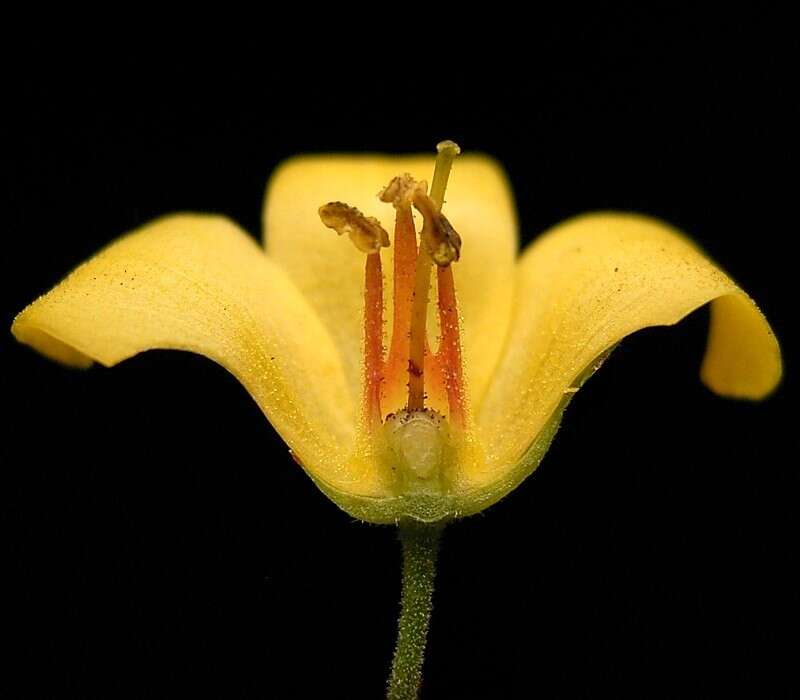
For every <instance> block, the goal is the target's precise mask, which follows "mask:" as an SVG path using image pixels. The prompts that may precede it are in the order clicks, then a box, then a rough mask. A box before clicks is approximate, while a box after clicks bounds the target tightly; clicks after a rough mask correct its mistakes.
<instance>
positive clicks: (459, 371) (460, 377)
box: [436, 266, 467, 428]
mask: <svg viewBox="0 0 800 700" xmlns="http://www.w3.org/2000/svg"><path fill="white" fill-rule="evenodd" d="M438 283H439V287H438V289H439V326H440V327H441V333H442V338H441V341H440V342H439V350H438V352H437V353H436V359H437V364H438V365H439V367H441V371H442V374H443V375H444V385H445V390H446V391H447V404H448V408H449V412H450V421H451V422H452V423H453V424H454V425H457V426H460V427H462V428H463V427H466V420H467V408H466V397H465V395H464V394H465V392H464V370H463V365H462V360H461V329H460V327H459V323H460V320H459V317H458V305H457V303H456V286H455V282H454V281H453V268H452V267H450V266H448V267H440V268H439V274H438Z"/></svg>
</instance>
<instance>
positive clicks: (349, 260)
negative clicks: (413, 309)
mask: <svg viewBox="0 0 800 700" xmlns="http://www.w3.org/2000/svg"><path fill="white" fill-rule="evenodd" d="M433 163H434V158H433V157H432V156H408V157H390V156H376V155H371V156H355V155H354V156H335V155H331V156H301V157H298V158H293V159H291V160H289V161H287V162H286V163H284V164H283V165H282V166H281V167H280V168H279V169H278V170H277V171H276V173H275V174H274V175H273V176H272V179H271V180H270V183H269V186H268V188H267V196H266V200H265V204H264V235H265V245H266V249H267V252H268V254H269V256H270V257H271V258H273V259H274V260H276V261H277V262H278V263H279V264H280V265H282V266H283V268H284V269H285V270H286V271H287V272H288V273H289V276H290V277H291V278H292V280H293V281H294V282H295V284H296V285H297V286H298V287H299V288H300V290H301V291H302V292H303V294H305V296H306V297H307V299H308V300H309V301H310V302H311V305H312V306H313V307H314V309H315V310H316V311H317V313H318V314H319V316H320V317H321V318H322V321H323V323H324V324H325V325H326V326H327V328H328V330H329V331H330V333H331V335H332V336H333V339H334V342H335V343H336V345H337V347H338V348H339V350H340V352H341V354H342V355H343V357H344V360H343V362H344V368H345V374H346V375H347V378H348V381H349V383H350V386H351V387H352V390H353V395H354V396H356V395H357V394H358V391H359V387H360V386H361V361H362V360H361V349H362V335H363V334H362V323H363V322H362V304H363V292H362V289H363V284H364V258H363V255H362V254H360V253H358V251H356V250H355V249H354V248H353V246H352V245H350V244H349V243H348V242H347V241H343V240H341V239H339V238H337V236H335V235H333V234H332V233H331V232H330V231H328V230H326V229H325V227H324V226H323V225H322V224H321V223H320V221H319V217H318V215H317V209H318V207H319V206H320V205H321V204H324V203H326V202H330V201H343V202H347V203H348V204H350V205H352V206H355V207H358V208H359V209H360V210H361V211H362V212H364V213H365V214H366V215H367V216H374V217H376V218H377V219H378V220H379V221H380V222H381V223H382V225H383V227H384V228H385V229H386V230H387V231H393V230H394V209H393V208H392V207H391V206H389V205H387V204H384V203H382V202H380V201H379V200H378V198H377V193H378V192H379V191H380V189H381V188H382V187H384V186H385V185H387V184H388V182H389V180H391V178H392V177H394V176H395V175H398V174H402V173H405V172H408V173H411V175H413V176H414V177H415V178H417V179H421V180H428V181H429V180H430V177H431V176H432V174H433ZM444 210H445V212H446V214H447V218H448V219H449V221H450V222H451V223H452V224H453V226H454V227H455V229H456V230H457V231H458V233H459V234H460V235H461V238H462V239H463V245H464V248H463V251H462V257H461V261H460V262H458V263H456V264H455V265H454V275H455V279H456V290H457V293H458V300H459V309H460V311H461V315H462V316H463V320H464V333H463V336H462V339H463V345H464V353H465V364H466V371H467V381H468V387H469V390H470V394H471V396H472V397H473V398H475V397H478V396H480V395H482V394H483V391H484V390H485V387H486V385H487V384H488V381H489V378H490V376H491V372H492V369H493V368H494V366H495V364H496V362H497V358H498V357H499V354H500V351H501V349H502V345H503V340H504V338H505V332H506V328H507V325H508V320H509V318H510V314H511V299H512V280H513V269H514V256H515V254H516V249H517V233H516V231H517V229H516V216H515V212H514V205H513V199H512V197H511V190H510V188H509V186H508V183H507V180H506V178H505V175H504V173H503V171H502V169H501V168H500V167H499V166H498V165H497V164H496V163H495V161H493V160H492V159H490V158H488V157H485V156H476V155H467V156H463V157H461V158H459V159H458V160H457V161H456V163H455V165H454V166H453V171H452V174H451V176H450V184H449V185H448V188H447V200H446V204H445V206H444ZM392 252H393V247H391V248H389V249H388V250H387V251H384V256H385V257H384V265H383V269H384V272H385V275H386V289H387V290H391V288H392V287H391V285H392V278H393V275H392V264H391V255H392ZM385 298H386V299H387V302H388V303H387V318H391V316H390V315H389V314H391V310H392V305H391V294H390V293H387V294H385ZM386 329H387V332H389V331H390V330H391V323H387V324H386ZM388 341H389V338H387V339H386V342H387V345H388Z"/></svg>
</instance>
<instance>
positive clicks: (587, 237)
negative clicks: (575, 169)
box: [465, 213, 781, 500]
mask: <svg viewBox="0 0 800 700" xmlns="http://www.w3.org/2000/svg"><path fill="white" fill-rule="evenodd" d="M710 301H711V302H713V303H712V313H711V317H712V321H711V327H710V333H709V340H708V346H707V350H706V355H705V359H704V360H703V365H702V370H701V376H702V379H703V381H704V382H705V383H706V384H707V385H708V386H709V387H710V388H711V389H713V390H714V391H715V392H717V393H719V394H722V395H724V396H730V397H736V398H744V399H759V398H763V397H764V396H765V395H767V394H768V393H769V392H771V391H772V390H773V389H774V388H775V387H776V385H777V384H778V382H779V381H780V377H781V357H780V349H779V347H778V343H777V341H776V339H775V336H774V335H773V333H772V331H771V329H770V327H769V325H768V323H767V321H766V319H765V318H764V316H763V315H762V314H761V312H760V311H759V310H758V308H757V307H756V305H755V304H754V303H753V301H752V300H751V299H750V298H749V297H748V296H747V295H746V294H745V293H744V292H743V291H742V290H741V289H739V288H738V287H737V286H736V284H735V283H734V282H733V281H731V279H730V278H729V277H728V276H727V275H726V274H725V273H723V272H722V271H721V270H720V269H719V268H718V267H717V266H716V265H715V264H714V263H713V262H711V261H710V260H709V259H708V258H707V257H706V256H705V255H704V254H703V253H702V251H700V250H699V249H698V248H697V247H696V246H695V245H694V244H693V243H692V242H691V241H690V240H689V239H687V238H686V237H684V236H683V235H682V234H680V233H679V232H678V231H676V230H675V229H673V228H671V227H669V226H667V225H666V224H664V223H661V222H659V221H656V220H654V219H650V218H646V217H643V216H637V215H632V214H618V213H598V214H590V215H585V216H581V217H578V218H575V219H571V220H569V221H566V222H565V223H563V224H560V225H558V226H556V227H555V228H553V229H552V230H550V231H549V232H548V233H546V234H544V235H543V236H542V237H541V238H539V239H538V240H537V241H535V242H534V243H533V244H532V245H531V246H530V247H529V248H528V249H527V250H526V251H525V253H524V255H523V256H522V258H521V259H520V261H519V264H518V269H517V275H516V290H515V298H514V311H513V316H512V325H511V332H510V334H509V338H508V344H507V345H506V347H505V349H504V352H503V356H502V359H501V361H500V364H499V366H498V370H497V373H496V375H495V377H494V379H493V382H492V384H491V386H490V388H489V391H488V392H487V394H486V396H485V398H484V401H483V402H482V404H481V405H480V407H479V413H478V428H479V431H480V436H481V440H482V442H483V445H484V448H485V449H486V455H487V463H486V465H485V467H484V468H482V469H481V471H480V473H477V472H476V473H473V474H470V475H468V479H467V482H468V483H465V488H477V489H485V488H488V486H487V485H488V484H495V485H499V484H501V483H502V484H503V486H502V489H501V490H502V491H503V492H506V491H508V490H510V489H511V488H513V487H514V486H515V485H516V484H517V483H518V482H519V481H520V480H521V479H523V478H524V477H525V476H527V475H528V474H529V473H530V471H532V470H533V469H534V468H535V467H536V466H537V464H538V460H539V459H540V458H541V455H543V454H544V450H545V449H546V446H547V443H549V439H550V438H551V437H552V434H553V433H554V432H555V429H556V428H557V425H558V420H559V418H560V414H561V412H562V411H563V408H564V407H565V406H566V403H567V402H568V400H569V398H570V397H571V396H572V395H573V394H574V392H575V391H576V389H577V388H578V387H579V386H580V384H581V383H582V381H584V380H585V379H586V378H587V377H588V376H589V375H590V374H591V373H592V372H593V371H594V370H595V369H596V368H597V367H598V366H599V364H600V361H601V358H602V356H603V354H604V353H606V352H608V351H610V350H611V348H613V347H614V345H615V344H616V343H618V342H619V341H620V340H621V339H622V338H624V337H625V336H627V335H628V334H630V333H633V332H634V331H636V330H639V329H641V328H645V327H647V326H659V325H671V324H674V323H677V322H678V321H680V320H681V319H682V318H683V317H684V316H686V315H687V314H689V313H690V312H692V311H693V310H695V309H697V308H698V307H700V306H702V305H703V304H706V303H707V302H710ZM526 454H528V458H526V459H522V458H523V456H525V455H526ZM520 460H522V461H520ZM497 488H499V486H498V487H497ZM502 495H503V493H499V492H498V493H494V494H493V495H492V496H491V500H497V498H499V497H501V496H502Z"/></svg>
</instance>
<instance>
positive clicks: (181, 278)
mask: <svg viewBox="0 0 800 700" xmlns="http://www.w3.org/2000/svg"><path fill="white" fill-rule="evenodd" d="M12 330H13V333H14V335H15V336H16V337H17V339H18V340H20V341H21V342H23V343H27V344H29V345H31V346H33V347H34V348H35V349H36V350H38V351H39V352H41V353H43V354H45V355H47V356H48V357H51V358H53V359H56V360H59V361H61V362H63V363H66V364H69V365H74V366H79V367H85V366H88V365H90V364H91V363H92V361H93V360H96V361H98V362H101V363H102V364H104V365H106V366H111V365H114V364H116V363H118V362H121V361H122V360H124V359H126V358H128V357H131V356H132V355H135V354H137V353H139V352H142V351H144V350H149V349H154V348H167V349H176V350H188V351H191V352H196V353H199V354H201V355H205V356H206V357H209V358H210V359H212V360H214V361H215V362H218V363H219V364H220V365H222V366H223V367H225V368H226V369H228V370H229V371H230V372H231V373H233V374H234V375H235V376H236V377H237V378H238V379H239V381H241V382H242V384H244V386H245V387H246V388H247V390H248V391H249V392H250V394H251V395H252V396H253V398H254V399H255V400H256V402H257V403H258V405H259V406H260V407H261V409H262V410H263V411H264V413H265V414H266V416H267V418H269V420H270V422H271V423H272V424H273V425H274V426H275V429H276V430H277V431H278V433H280V435H281V437H282V438H283V439H284V440H285V441H286V442H287V443H288V445H289V446H290V447H291V448H292V450H293V451H294V453H295V454H296V455H297V457H298V458H299V459H300V460H301V461H302V463H303V465H304V466H305V468H306V469H307V471H308V472H309V473H310V475H311V476H312V477H314V478H315V479H316V480H318V481H321V482H324V483H328V484H331V485H332V486H333V487H334V488H335V487H337V486H339V485H341V484H342V483H348V482H349V481H350V479H349V476H348V474H347V473H346V469H345V467H344V466H343V465H344V464H345V460H346V453H347V451H348V450H349V448H350V446H351V441H352V437H353V429H354V420H355V419H354V407H353V404H352V402H351V399H350V393H349V391H348V390H347V389H346V387H345V379H344V374H343V372H342V368H341V363H340V362H339V359H338V355H337V353H336V348H335V347H334V345H333V342H332V341H331V339H330V336H329V335H328V333H327V331H326V330H325V328H324V327H323V326H322V324H321V323H320V321H319V319H318V318H317V317H316V315H315V314H314V313H313V311H312V310H311V308H310V307H309V305H308V303H307V302H306V301H305V300H304V299H303V298H302V296H301V295H300V293H299V292H298V290H297V288H296V287H295V286H294V285H293V284H292V282H291V281H290V280H289V279H288V277H287V276H286V274H285V273H284V272H283V270H281V269H280V268H279V267H278V266H276V265H275V264H274V263H273V262H271V261H270V260H268V259H267V257H266V256H265V255H264V253H263V251H262V250H261V248H260V247H259V246H258V244H257V243H256V242H255V241H254V240H253V239H252V238H251V237H250V236H248V235H247V234H245V233H244V232H242V231H241V230H240V229H239V228H238V227H237V226H236V225H235V224H233V223H232V222H230V221H228V220H226V219H224V218H221V217H215V216H200V215H176V216H170V217H166V218H163V219H160V220H157V221H155V222H153V223H151V224H149V225H147V226H145V227H143V228H141V229H139V230H138V231H136V232H134V233H132V234H129V235H127V236H125V237H123V238H121V239H119V240H118V241H116V242H115V243H113V244H112V245H110V246H109V247H107V248H106V249H104V250H103V251H101V252H100V253H99V254H98V255H96V256H95V257H94V258H92V259H91V260H89V261H88V262H87V263H85V264H83V265H81V266H80V267H79V268H77V269H76V270H75V271H74V272H72V274H70V275H69V276H68V277H67V278H66V279H65V280H64V281H63V282H61V284H59V285H58V286H56V287H55V288H54V289H53V290H52V291H50V292H49V293H48V294H46V295H45V296H43V297H41V298H39V299H38V300H37V301H35V302H34V303H33V304H31V305H30V306H28V307H27V308H26V309H25V310H24V311H23V312H22V313H21V314H20V315H19V316H18V317H17V319H16V320H15V322H14V325H13V328H12ZM365 490H366V491H369V485H368V484H367V485H365Z"/></svg>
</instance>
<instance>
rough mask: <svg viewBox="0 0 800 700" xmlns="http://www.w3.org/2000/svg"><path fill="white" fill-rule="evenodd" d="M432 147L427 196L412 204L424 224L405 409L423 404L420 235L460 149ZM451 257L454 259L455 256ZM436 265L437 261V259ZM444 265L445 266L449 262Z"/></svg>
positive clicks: (425, 260) (435, 211)
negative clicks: (432, 164) (433, 160)
mask: <svg viewBox="0 0 800 700" xmlns="http://www.w3.org/2000/svg"><path fill="white" fill-rule="evenodd" d="M436 149H437V151H438V155H437V157H436V166H435V168H434V173H433V185H432V187H431V196H430V197H429V198H428V197H427V196H424V195H421V194H417V195H416V196H415V198H414V206H415V207H416V208H417V209H419V210H420V212H421V213H422V215H423V218H424V225H423V234H422V235H421V236H420V246H419V254H418V255H417V267H416V271H415V276H414V301H413V307H412V311H411V327H410V333H409V353H408V402H407V404H406V407H407V408H408V410H409V411H414V410H421V409H422V408H424V406H425V340H426V325H427V308H428V294H429V290H430V278H431V266H432V264H433V259H432V258H431V251H429V249H428V248H429V245H428V243H429V240H430V239H429V238H427V239H426V237H425V235H424V234H425V228H426V227H427V228H429V229H435V228H436V222H435V220H436V219H437V218H438V217H439V216H440V211H441V208H442V204H443V203H444V192H445V189H446V188H447V180H448V178H449V176H450V168H451V167H452V164H453V160H454V159H455V157H456V156H457V155H458V154H459V153H460V152H461V149H460V148H459V147H458V146H457V145H456V144H455V143H453V142H452V141H442V142H441V143H440V144H438V145H437V147H436ZM442 218H444V217H442ZM445 221H446V220H445ZM448 225H449V224H448ZM451 228H452V227H451ZM459 243H460V241H459ZM434 252H435V249H434ZM455 259H457V255H456V258H455ZM451 261H452V260H451ZM437 264H441V263H440V261H439V260H438V259H437ZM447 264H448V265H449V262H448V263H447Z"/></svg>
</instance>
